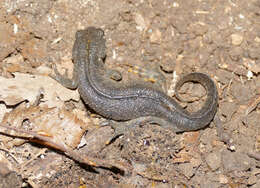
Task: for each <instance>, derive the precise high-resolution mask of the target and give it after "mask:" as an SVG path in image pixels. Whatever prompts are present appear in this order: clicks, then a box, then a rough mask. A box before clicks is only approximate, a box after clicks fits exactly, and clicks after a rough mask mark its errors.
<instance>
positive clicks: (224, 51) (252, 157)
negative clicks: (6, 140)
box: [0, 0, 260, 188]
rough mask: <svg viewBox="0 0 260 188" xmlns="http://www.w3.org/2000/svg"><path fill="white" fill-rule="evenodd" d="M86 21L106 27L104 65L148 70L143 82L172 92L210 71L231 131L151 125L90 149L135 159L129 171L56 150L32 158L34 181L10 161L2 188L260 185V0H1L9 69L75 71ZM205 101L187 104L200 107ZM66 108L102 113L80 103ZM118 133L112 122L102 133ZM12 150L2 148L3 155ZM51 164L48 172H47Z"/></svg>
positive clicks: (193, 93) (0, 44) (191, 91)
mask: <svg viewBox="0 0 260 188" xmlns="http://www.w3.org/2000/svg"><path fill="white" fill-rule="evenodd" d="M88 26H96V27H100V28H102V29H103V30H104V31H105V35H106V39H107V58H106V64H107V66H108V67H110V68H113V69H117V70H119V71H120V72H121V73H122V75H123V77H124V76H125V75H127V76H128V77H129V78H132V77H136V75H134V74H133V73H131V71H129V67H131V68H133V66H134V65H135V66H137V67H139V68H140V67H141V68H142V70H143V71H144V73H143V76H142V77H141V78H139V77H138V78H137V79H139V80H140V81H145V80H144V79H143V77H147V76H149V77H150V76H152V77H153V78H152V79H153V82H155V83H158V84H159V85H161V87H163V88H164V90H166V91H168V93H169V94H171V88H172V85H173V83H174V79H176V75H177V76H181V75H183V74H186V73H189V72H194V71H196V72H204V73H207V74H208V75H210V76H211V77H212V79H213V80H214V81H215V83H216V84H217V86H218V88H219V98H220V101H219V110H218V113H219V116H220V119H221V121H222V125H223V129H221V128H220V129H217V128H216V126H215V124H214V122H212V123H211V124H210V125H209V126H208V127H207V128H205V129H203V130H200V131H196V132H189V133H183V134H178V135H176V134H174V133H172V132H171V131H168V130H165V129H163V128H161V127H160V126H157V125H143V126H137V127H136V128H135V129H133V130H132V131H130V132H128V133H126V134H125V135H123V136H121V137H119V138H117V139H115V140H114V141H113V142H112V143H111V144H110V145H106V146H103V147H99V146H94V147H89V148H87V149H85V152H86V153H88V154H89V155H91V156H93V157H98V158H102V159H113V160H118V161H124V162H127V163H128V164H129V165H130V166H131V168H132V170H131V172H130V173H129V174H124V173H122V172H119V171H117V170H113V169H112V170H111V169H96V170H93V169H90V168H89V167H86V166H84V165H80V164H78V163H77V162H74V161H73V160H71V159H69V158H67V157H65V156H63V155H61V153H57V152H55V150H52V149H49V150H47V151H46V152H45V156H46V157H45V159H41V158H40V157H38V158H35V159H34V160H35V162H34V163H33V164H34V165H37V166H34V168H32V166H33V165H30V166H31V167H30V169H29V167H28V171H31V173H30V176H32V174H33V175H34V178H30V176H29V175H28V173H22V172H21V171H18V170H14V168H12V167H10V166H9V167H7V166H5V164H4V162H3V161H2V162H0V166H1V165H2V168H1V170H0V180H2V181H1V182H2V183H0V187H8V186H10V183H12V187H21V186H22V185H23V186H28V187H79V186H80V185H81V186H82V187H104V188H108V187H158V188H159V187H160V188H166V187H184V186H185V187H205V188H206V187H212V188H214V187H232V188H234V187H252V188H257V187H260V105H259V103H260V99H259V97H260V74H259V73H260V1H259V0H251V1H248V0H219V1H214V0H208V1H203V0H177V1H171V0H163V1H159V0H147V1H143V0H128V1H118V0H109V1H108V0H76V1H72V0H59V1H51V0H41V1H31V0H1V1H0V62H1V64H0V68H1V69H0V72H1V75H2V76H4V77H6V78H12V77H13V73H14V72H22V73H26V74H33V75H37V74H45V73H46V74H47V73H48V71H50V70H51V64H53V63H55V64H57V66H60V67H65V68H66V67H70V68H71V67H72V66H71V64H72V63H71V51H72V46H73V42H74V35H75V32H76V31H77V30H79V29H83V28H86V27H88ZM68 64H69V65H68ZM46 70H47V71H46ZM124 73H126V74H124ZM148 80H149V79H148ZM146 81H147V79H146ZM164 83H165V85H164ZM57 84H58V83H57ZM182 90H183V93H184V94H186V95H187V96H185V95H184V96H185V97H189V98H190V97H195V98H198V97H199V98H201V96H203V95H204V94H205V91H204V90H203V88H202V87H201V86H199V85H197V84H186V85H185V86H183V89H182ZM0 95H1V93H0ZM3 104H4V103H3V102H1V105H3ZM202 104H203V101H202V100H194V102H192V103H189V104H183V105H184V106H186V107H187V108H188V109H189V110H191V111H196V110H198V109H199V107H200V106H201V105H202ZM66 105H67V108H68V109H72V108H80V109H82V110H85V111H87V112H88V113H87V114H88V115H89V114H90V113H92V114H93V113H94V112H92V111H90V109H87V108H86V107H85V106H84V105H83V104H82V102H69V103H67V104H66ZM8 108H11V109H13V108H15V106H9V107H8ZM95 118H96V117H95ZM96 119H101V117H98V118H96ZM112 132H113V131H112V130H111V128H109V127H105V128H100V129H98V130H97V131H96V132H95V134H96V136H98V135H99V136H100V135H106V136H107V135H108V136H109V135H110V136H111V135H112ZM223 135H224V136H223ZM0 136H1V135H0ZM90 137H91V136H90ZM90 137H88V135H86V140H87V141H88V140H89V141H91V138H92V137H91V138H90ZM100 139H101V140H102V137H101V138H100ZM0 144H3V143H2V142H1V137H0ZM92 144H93V145H95V144H99V142H97V141H93V142H92ZM93 145H92V146H93ZM28 147H36V148H37V147H40V146H39V145H31V144H28ZM0 148H1V147H0ZM16 149H17V152H18V153H19V147H17V148H16ZM7 153H8V151H2V150H0V154H1V156H2V155H3V156H6V155H8V154H7ZM10 155H11V154H10ZM12 155H16V154H15V153H12ZM30 156H31V155H30V154H28V159H27V160H29V159H30ZM7 158H8V157H7ZM50 159H51V160H50ZM24 160H26V158H25V159H24ZM37 160H39V161H38V162H37ZM44 160H45V162H44ZM50 166H51V167H50ZM3 167H4V168H3ZM47 167H48V173H46V174H44V175H43V174H41V175H40V173H41V170H40V169H41V168H47ZM8 169H12V171H9V170H8ZM19 172H20V173H19ZM28 180H30V181H28Z"/></svg>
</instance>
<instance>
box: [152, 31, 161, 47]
mask: <svg viewBox="0 0 260 188" xmlns="http://www.w3.org/2000/svg"><path fill="white" fill-rule="evenodd" d="M161 39H162V33H161V31H160V30H159V29H156V30H155V31H153V32H152V34H151V36H150V41H151V43H157V44H159V43H160V41H161Z"/></svg>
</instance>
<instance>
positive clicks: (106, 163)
mask: <svg viewBox="0 0 260 188" xmlns="http://www.w3.org/2000/svg"><path fill="white" fill-rule="evenodd" d="M0 127H4V128H6V129H9V130H13V131H15V132H17V133H24V134H28V135H30V136H28V137H26V136H23V138H25V139H29V140H30V141H36V140H33V139H32V138H31V136H33V138H34V139H38V140H40V141H43V142H46V143H47V144H48V146H51V147H52V148H55V149H58V150H60V151H62V152H64V154H65V155H67V156H68V157H70V158H72V159H74V160H75V161H78V162H79V163H82V164H87V165H89V166H92V167H103V168H113V167H116V168H118V169H120V170H123V171H124V172H126V173H128V172H129V169H130V167H129V166H128V165H127V164H126V163H120V162H117V161H113V160H103V159H97V158H92V157H88V156H82V154H81V155H80V154H79V153H77V152H75V151H73V150H72V149H69V148H65V147H64V146H63V145H61V144H57V143H55V142H53V141H52V140H50V138H49V137H45V136H41V135H39V134H37V133H36V132H34V131H27V130H22V129H18V128H15V127H10V126H6V125H1V124H0ZM3 133H4V134H6V135H9V136H14V135H11V134H10V133H6V132H3ZM41 144H42V143H41Z"/></svg>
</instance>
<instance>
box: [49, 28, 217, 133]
mask: <svg viewBox="0 0 260 188" xmlns="http://www.w3.org/2000/svg"><path fill="white" fill-rule="evenodd" d="M105 42H106V41H105V38H104V32H103V31H102V30H101V29H97V28H94V27H89V28H87V29H85V30H80V31H77V33H76V41H75V43H74V47H73V61H74V73H73V79H72V80H70V79H68V78H66V77H64V76H63V75H61V74H59V72H58V71H57V69H56V67H54V70H55V73H56V76H55V77H54V79H56V80H57V81H59V82H60V83H61V84H62V85H64V86H65V87H67V88H71V89H75V88H77V87H78V90H79V93H80V96H81V97H82V99H83V100H84V102H85V103H86V104H87V105H88V106H89V107H90V108H92V109H93V110H95V111H96V112H97V113H99V114H100V115H102V116H104V117H106V118H109V119H113V120H132V119H136V118H137V119H136V120H137V121H136V122H139V121H143V120H144V121H150V122H155V123H158V124H160V125H161V126H163V127H166V128H169V129H171V130H173V131H174V132H183V131H193V130H198V129H201V128H204V127H205V126H207V125H208V124H209V123H210V122H211V120H212V119H213V118H214V116H215V114H216V111H217V105H218V92H217V88H216V86H215V84H214V82H213V81H212V80H211V78H210V77H209V76H207V75H206V74H203V73H190V74H188V75H186V76H184V77H183V78H182V79H181V80H180V81H179V82H178V83H177V85H176V93H177V96H178V90H179V89H180V87H181V86H182V85H183V84H184V83H186V82H190V81H192V82H198V83H200V84H201V85H202V86H203V87H204V88H205V89H206V91H207V99H206V101H205V103H204V105H203V107H202V108H201V109H200V110H199V111H197V112H194V113H189V112H188V111H186V110H185V109H183V108H182V107H181V106H180V105H179V104H178V103H177V102H176V101H175V100H174V99H173V98H171V97H169V96H167V95H166V94H165V93H163V92H162V91H159V90H155V89H154V88H149V87H146V86H145V85H143V84H134V85H127V86H120V87H119V84H116V83H115V82H112V81H111V80H110V79H108V78H107V77H106V76H105V72H106V70H105V67H104V58H105V55H106V52H105V49H106V46H105ZM138 120H139V121H138Z"/></svg>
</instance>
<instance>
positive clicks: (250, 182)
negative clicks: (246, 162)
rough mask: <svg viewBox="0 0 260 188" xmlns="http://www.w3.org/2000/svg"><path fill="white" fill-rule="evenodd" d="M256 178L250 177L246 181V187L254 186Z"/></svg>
mask: <svg viewBox="0 0 260 188" xmlns="http://www.w3.org/2000/svg"><path fill="white" fill-rule="evenodd" d="M257 180H258V178H257V177H256V176H250V177H249V178H248V180H247V184H248V185H254V184H256V182H257Z"/></svg>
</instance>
